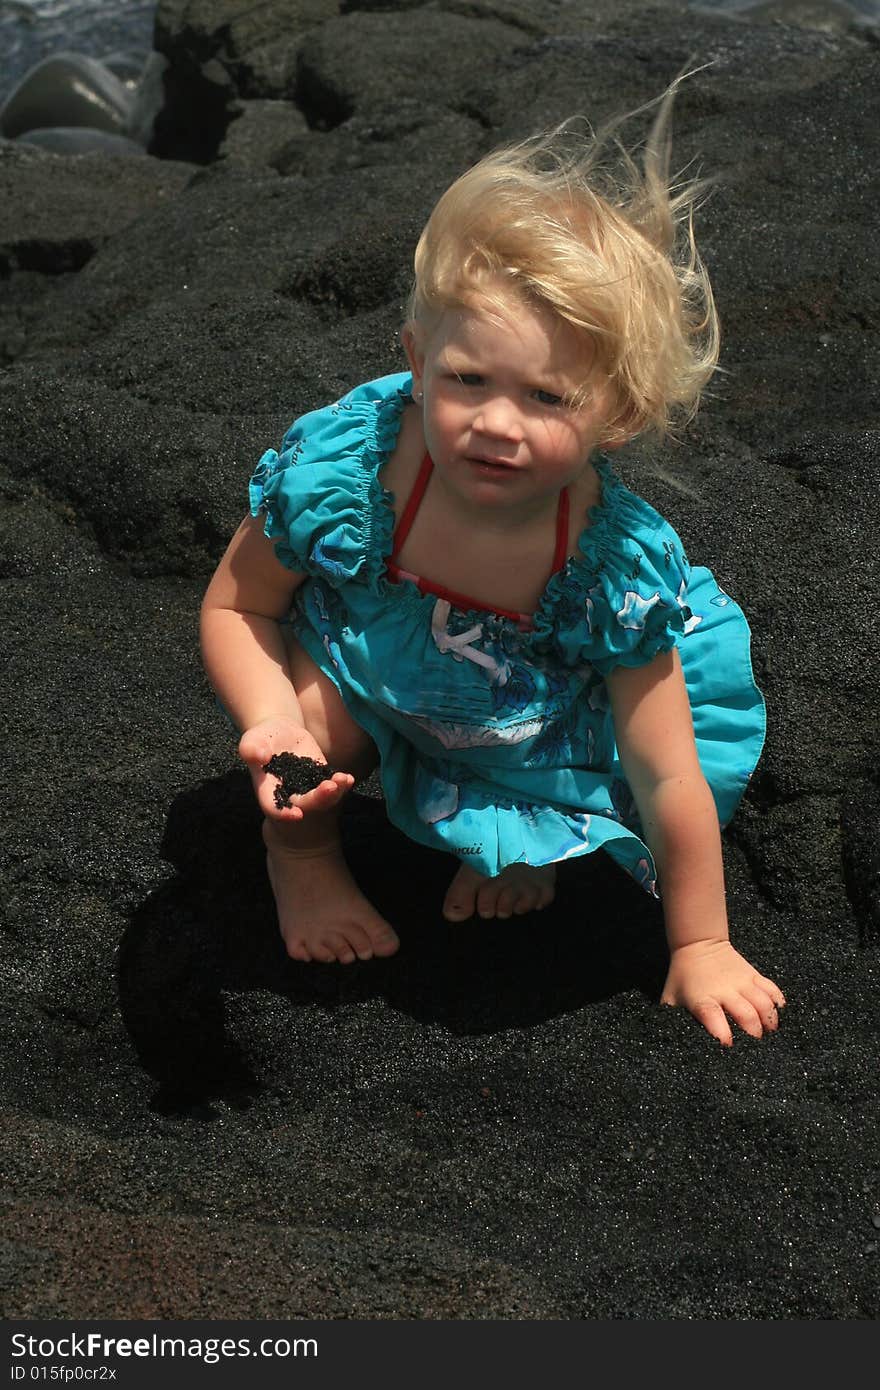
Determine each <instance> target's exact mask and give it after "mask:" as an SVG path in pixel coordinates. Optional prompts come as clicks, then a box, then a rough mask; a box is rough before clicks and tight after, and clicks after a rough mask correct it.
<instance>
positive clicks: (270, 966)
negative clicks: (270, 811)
mask: <svg viewBox="0 0 880 1390" xmlns="http://www.w3.org/2000/svg"><path fill="white" fill-rule="evenodd" d="M537 11H539V12H540V13H539V14H538V13H537ZM157 32H158V40H159V44H160V46H161V47H162V50H163V52H164V53H165V55H166V56H167V58H168V60H169V64H170V66H169V73H170V77H169V80H168V87H167V102H166V109H165V112H164V116H163V122H161V123H160V127H161V137H160V141H159V147H161V148H163V150H164V151H165V152H166V153H174V154H175V155H177V156H180V155H181V154H185V156H186V159H187V160H193V161H196V162H198V163H199V164H200V165H204V167H199V168H196V167H195V165H194V164H193V163H189V162H183V163H172V162H167V161H160V160H158V159H156V158H145V159H143V160H119V159H113V158H109V157H105V156H99V155H89V156H87V157H85V158H78V157H77V158H61V157H55V156H53V155H51V154H48V153H45V152H41V151H36V150H25V149H22V148H18V147H16V146H13V145H10V144H5V143H4V144H0V291H2V301H0V350H2V356H0V591H2V595H0V596H2V602H3V610H4V628H3V639H4V657H5V662H4V691H3V699H2V703H0V708H2V716H0V719H2V725H3V733H4V735H5V747H6V749H7V761H6V766H5V775H6V784H7V792H8V795H7V798H6V799H5V802H4V809H3V810H2V811H0V833H2V845H3V849H2V858H0V889H2V894H0V901H2V912H3V932H4V941H3V951H2V953H0V982H2V986H3V998H4V1001H5V1004H6V1009H5V1011H4V1024H3V1030H2V1033H0V1059H2V1062H3V1066H2V1068H0V1074H2V1076H3V1078H4V1079H3V1083H2V1098H3V1104H4V1106H5V1108H6V1112H7V1114H8V1115H9V1116H10V1117H14V1122H13V1119H12V1118H10V1123H8V1124H6V1125H5V1126H4V1129H3V1134H4V1138H3V1170H4V1173H5V1174H6V1176H7V1189H8V1193H9V1194H10V1195H8V1196H7V1197H6V1198H5V1199H4V1202H3V1218H4V1231H5V1234H6V1247H5V1254H4V1261H3V1262H2V1265H0V1289H2V1295H3V1300H4V1304H5V1310H6V1312H7V1314H8V1315H9V1316H12V1317H14V1318H22V1317H42V1318H57V1317H62V1318H83V1317H93V1316H98V1315H100V1316H103V1317H111V1316H115V1317H120V1318H129V1317H134V1318H153V1317H162V1318H172V1319H174V1318H185V1317H204V1316H218V1317H255V1318H268V1317H278V1318H284V1319H291V1318H299V1317H330V1318H352V1317H354V1318H473V1317H477V1318H493V1319H511V1318H515V1319H534V1318H564V1319H575V1320H582V1319H588V1320H589V1319H594V1318H633V1319H661V1320H662V1319H669V1318H682V1319H711V1320H717V1319H747V1320H751V1319H775V1318H778V1319H805V1318H806V1319H847V1318H863V1319H867V1318H872V1317H876V1316H877V1312H878V1299H877V1284H876V1274H875V1265H874V1261H875V1259H876V1231H875V1229H874V1227H873V1225H872V1216H873V1215H874V1214H875V1213H876V1211H877V1209H878V1207H877V1204H878V1200H880V1188H878V1185H877V1184H878V1173H880V1152H878V1144H877V1130H876V1125H875V1124H873V1123H872V1122H871V1119H870V1117H871V1116H872V1115H874V1114H876V1112H877V1107H878V1102H880V1095H878V1078H877V1069H876V1001H877V995H878V970H877V955H876V952H877V939H878V906H877V902H878V900H877V884H878V849H877V847H878V841H877V822H878V815H877V809H878V801H877V797H878V793H877V771H876V770H877V767H878V761H880V749H878V741H877V720H876V689H875V687H876V672H877V670H878V651H877V643H878V637H877V633H878V625H877V622H876V618H875V613H876V603H877V593H878V572H877V560H876V540H875V527H876V517H877V515H878V501H880V498H878V457H877V442H878V435H877V432H876V418H875V403H876V400H877V398H878V389H877V388H878V383H877V363H878V353H877V331H878V322H877V319H878V310H877V303H878V300H877V285H878V275H877V270H876V264H877V262H876V248H875V244H874V243H875V240H876V201H877V199H876V170H877V168H878V162H880V148H878V146H880V119H878V111H877V105H878V92H880V82H878V68H880V52H878V49H877V47H876V46H875V45H873V44H871V43H870V42H869V41H868V39H867V38H859V37H857V36H854V35H853V34H851V33H843V32H840V31H839V30H837V31H834V32H818V31H815V30H807V29H795V28H792V27H787V26H785V25H781V24H772V25H758V24H752V23H743V22H732V21H723V20H717V19H712V18H711V17H707V16H701V15H698V14H695V13H693V12H691V11H686V10H684V8H683V7H681V6H673V5H670V6H660V7H658V6H654V7H652V8H650V9H647V8H646V9H643V8H642V7H641V6H640V5H639V4H638V3H616V0H614V2H612V0H607V3H604V4H587V3H586V0H584V3H580V0H577V2H576V3H571V4H569V3H562V0H560V3H558V4H554V3H548V4H546V5H542V6H540V7H534V6H528V5H525V4H523V3H521V0H507V2H506V3H505V0H497V3H491V0H490V2H489V3H481V0H472V2H470V0H460V3H454V2H453V0H449V3H438V4H430V5H414V4H406V3H403V2H402V3H399V4H397V5H391V4H383V5H381V6H380V5H374V4H368V3H361V4H354V3H342V4H341V5H336V4H326V5H321V4H319V3H315V4H314V5H307V4H305V3H303V4H294V3H292V0H291V3H289V4H285V3H282V2H281V0H278V3H266V4H260V5H256V6H254V5H245V4H244V3H236V4H233V3H221V4H215V3H210V4H209V3H207V0H204V3H202V2H201V0H188V2H187V3H183V0H180V3H171V0H167V3H162V4H161V5H160V7H159V16H158V31H157ZM686 62H689V63H691V64H692V65H693V66H699V65H700V64H703V63H711V64H712V65H711V66H710V67H708V68H706V69H705V70H704V71H701V72H700V73H698V74H697V75H696V76H694V77H692V78H691V79H690V80H689V81H688V82H687V83H686V84H685V85H684V87H683V88H682V91H681V96H680V100H679V103H678V107H677V114H676V134H677V140H676V147H675V148H676V158H677V161H678V162H679V163H680V164H684V163H686V161H688V160H689V159H691V158H696V157H699V159H700V161H701V163H702V166H703V168H704V169H705V171H706V172H707V173H720V175H721V177H720V181H719V184H718V186H717V187H716V188H715V190H714V191H713V193H712V196H711V197H710V199H709V201H708V202H707V204H706V206H705V207H704V208H703V209H702V210H701V212H700V215H699V219H698V224H697V233H698V240H699V243H700V246H701V249H702V251H703V253H704V255H705V258H706V260H707V262H708V263H709V265H710V267H711V270H712V273H713V279H714V284H715V288H716V292H717V296H718V301H719V306H720V310H721V315H722V319H723V323H724V328H725V339H724V355H723V366H724V372H723V373H722V374H721V375H720V376H719V378H718V380H717V381H716V383H715V384H714V386H713V391H712V393H711V395H710V396H709V398H708V399H707V401H706V404H705V408H704V410H703V412H702V413H701V415H700V417H699V418H698V420H697V421H696V423H695V424H694V426H693V427H692V428H691V429H690V430H689V431H688V433H687V435H686V438H685V440H684V442H683V443H682V444H681V445H669V446H667V447H665V448H662V449H660V448H655V447H646V446H642V445H639V444H636V445H634V446H631V447H630V448H629V449H628V450H627V451H626V452H625V454H624V455H623V456H622V458H621V467H622V470H623V471H624V473H625V476H626V477H627V479H628V480H629V481H631V482H632V483H633V485H634V486H635V487H636V488H637V489H638V490H639V491H641V492H642V493H644V494H645V495H646V496H648V498H649V499H650V500H651V501H652V502H654V503H655V504H656V505H657V506H658V507H659V508H660V509H661V510H662V511H664V512H665V513H666V514H668V515H669V517H670V519H671V520H672V522H673V523H674V524H675V525H676V526H677V528H678V529H679V530H680V531H681V533H682V535H683V537H684V539H685V542H686V544H687V547H688V550H689V552H690V554H691V557H692V559H694V560H695V561H697V562H703V563H708V564H710V565H712V567H713V568H714V569H715V571H716V573H717V574H718V577H719V579H720V580H721V582H722V584H723V585H724V586H725V588H727V589H729V591H730V592H731V593H733V594H734V595H735V596H736V597H737V598H738V599H740V601H741V602H742V603H743V605H744V607H745V608H746V611H747V612H748V614H749V617H750V618H751V620H752V626H753V633H754V648H753V655H754V661H755V666H756V669H757V671H758V674H759V678H760V681H761V684H762V686H763V688H764V690H765V693H766V696H767V703H768V716H769V732H768V741H767V747H766V750H765V754H764V757H763V759H762V763H761V766H760V768H759V771H758V774H757V776H756V778H755V779H754V781H753V783H752V786H751V788H750V790H749V793H748V796H747V798H746V802H745V804H744V806H743V808H742V810H741V812H740V813H739V814H738V816H737V817H736V819H735V821H734V823H733V825H732V827H731V828H730V830H729V831H728V832H727V834H726V837H725V855H726V868H727V875H728V884H729V901H730V911H731V918H732V921H733V930H734V937H735V940H736V941H737V944H739V945H740V946H741V948H742V950H743V951H744V952H745V953H746V955H748V956H749V957H750V958H751V959H753V960H754V961H755V962H756V963H757V964H758V965H759V966H760V967H761V968H763V969H764V970H766V971H767V972H768V973H769V974H771V975H773V976H774V977H775V978H777V979H778V980H779V981H780V983H781V985H782V987H783V988H784V990H785V992H786V994H787V996H788V998H789V1007H788V1009H787V1010H786V1011H785V1013H784V1015H783V1020H782V1026H781V1028H780V1031H779V1033H778V1034H777V1035H776V1036H774V1037H773V1038H771V1039H769V1040H767V1042H766V1043H765V1044H763V1045H755V1044H752V1043H751V1042H750V1041H749V1040H748V1039H747V1038H745V1037H744V1036H742V1035H738V1036H737V1040H736V1044H735V1046H734V1048H733V1049H732V1051H730V1052H726V1051H724V1052H722V1050H721V1049H720V1048H719V1047H718V1046H716V1045H715V1044H713V1043H712V1042H711V1041H710V1040H709V1038H708V1037H707V1035H706V1034H705V1033H703V1032H701V1031H700V1029H699V1028H698V1027H697V1025H696V1024H695V1023H693V1021H692V1020H690V1019H689V1018H687V1017H686V1016H684V1015H683V1014H682V1013H681V1012H680V1011H673V1010H661V1009H659V1008H657V1006H656V1001H657V998H658V996H659V991H660V987H661V984H662V979H663V971H664V963H665V957H664V950H663V945H662V930H661V923H660V918H659V914H658V912H657V910H656V907H655V905H654V904H653V903H652V902H650V901H649V900H648V899H647V898H646V896H645V895H644V894H642V893H641V892H640V891H639V890H638V889H637V888H636V887H635V886H634V885H631V884H629V883H628V882H625V881H623V880H622V879H621V877H620V876H619V875H617V874H616V872H615V871H614V869H613V867H612V866H611V865H610V864H609V863H607V862H605V861H602V860H600V858H599V857H598V856H597V857H596V858H595V860H594V861H593V860H592V859H591V860H588V861H582V862H580V863H579V864H577V865H571V864H569V865H567V866H564V867H565V869H566V872H565V873H563V874H562V875H561V883H560V893H559V898H558V901H557V903H556V904H555V905H554V907H553V909H552V910H550V911H548V912H546V913H544V914H543V915H542V916H541V919H540V922H537V921H528V920H525V921H523V922H519V923H505V924H495V925H490V924H481V925H480V926H479V927H476V926H475V925H474V924H473V923H468V924H464V925H462V926H461V927H457V928H450V926H449V924H448V923H445V922H444V921H443V920H442V918H441V915H440V904H441V902H442V896H443V892H444V889H445V885H446V883H447V881H448V879H449V877H450V875H451V873H452V871H453V867H454V865H453V864H452V862H451V861H447V860H446V859H445V858H444V857H443V856H438V855H433V854H431V853H429V852H428V851H425V850H421V849H419V848H418V847H415V846H412V845H409V844H408V843H407V842H406V841H405V840H404V839H403V838H402V837H401V836H400V835H399V834H398V833H397V832H396V831H395V830H394V829H393V828H392V827H391V826H390V825H389V824H388V822H387V820H386V818H385V815H384V810H383V807H382V804H381V800H380V799H379V798H378V796H377V789H376V784H375V783H374V782H371V783H368V784H367V786H366V788H365V789H364V791H363V793H359V794H356V795H354V796H352V797H349V798H348V805H347V813H346V816H345V818H344V822H343V833H344V837H345V843H346V847H347V850H348V852H349V856H350V859H351V862H352V865H353V868H354V870H355V872H356V874H357V876H358V878H359V881H361V882H362V884H363V886H364V889H365V891H367V892H368V894H369V895H370V897H371V898H372V899H373V900H374V901H375V902H376V904H377V906H378V907H379V909H380V910H381V911H382V912H384V913H385V914H386V915H387V916H388V917H389V919H390V920H391V921H392V922H393V923H394V925H395V927H396V928H397V930H398V931H399V933H400V935H401V938H402V943H403V944H402V949H401V952H400V954H399V955H398V956H396V957H394V958H393V959H390V960H384V961H381V962H371V963H369V964H364V965H363V966H361V965H356V966H354V967H352V968H351V969H346V970H341V969H340V970H339V971H334V970H332V969H330V968H329V967H322V966H315V967H301V966H296V965H295V964H294V963H292V962H290V961H289V960H288V959H287V958H286V957H285V955H284V952H283V948H282V946H281V943H280V939H279V937H278V933H277V929H276V926H275V923H274V920H273V913H272V906H271V898H270V893H269V889H268V886H267V883H266V879H265V872H264V864H263V852H262V844H261V841H260V835H259V816H258V813H257V811H256V808H255V806H254V804H253V799H252V796H251V793H250V789H249V779H248V777H247V774H246V772H245V771H244V770H243V769H241V768H238V767H237V766H236V764H235V734H234V732H233V731H232V730H231V728H230V727H229V726H228V725H227V724H226V723H225V722H224V720H223V718H222V716H221V715H220V714H219V713H218V711H217V710H216V707H215V702H214V700H213V697H212V696H211V694H210V692H209V691H208V689H207V686H206V683H205V681H204V678H203V676H202V675H201V672H200V669H199V663H198V657H197V613H198V605H199V601H200V596H201V592H202V589H203V586H204V583H205V580H206V578H207V575H208V574H209V573H210V571H211V568H212V566H213V565H214V563H215V562H216V559H217V558H218V556H219V554H220V553H221V551H222V549H223V547H224V545H225V543H226V540H227V538H228V536H229V535H230V533H231V531H232V530H233V528H234V526H235V525H236V523H237V521H238V519H239V517H240V516H241V514H242V512H243V511H244V508H245V503H246V490H245V484H246V480H247V477H248V475H249V473H250V472H251V471H252V469H253V467H254V464H255V463H256V461H257V459H258V458H259V456H260V454H261V453H262V451H263V450H264V449H265V448H266V447H268V446H270V445H275V444H277V442H278V440H279V438H280V435H281V433H282V432H283V430H284V429H285V427H286V426H287V425H288V424H289V422H290V420H291V419H292V418H293V416H295V415H296V414H298V413H300V412H302V411H303V410H306V409H308V408H310V407H312V406H316V405H319V404H323V403H326V402H327V401H329V400H331V399H333V398H334V397H337V396H338V395H340V394H341V393H342V392H343V391H345V390H346V389H347V388H349V387H351V386H353V385H354V384H356V383H358V382H360V381H363V380H365V379H367V378H369V377H370V376H374V375H379V374H380V373H383V372H386V371H390V370H393V369H395V368H397V367H399V366H401V365H402V362H403V358H402V354H401V351H400V348H399V344H398V341H397V333H398V329H399V325H400V319H401V316H402V313H403V306H404V302H405V298H406V293H407V290H408V286H409V277H410V269H411V258H412V250H413V247H414V244H415V240H416V237H417V235H418V232H419V230H420V228H421V226H422V224H423V222H424V219H425V217H426V215H427V213H428V211H429V210H430V208H431V206H432V204H433V202H434V200H435V199H436V197H437V196H438V195H439V194H440V193H441V192H442V190H443V189H444V187H445V186H446V185H447V184H448V182H449V180H450V179H451V178H452V177H453V176H454V175H455V173H457V172H458V171H459V170H460V169H462V168H463V167H465V166H466V165H467V164H468V163H469V162H471V161H472V160H473V159H474V158H476V157H477V156H478V155H479V154H480V153H482V152H483V150H485V149H486V148H488V147H489V146H491V145H492V144H494V143H497V142H499V141H500V140H502V139H507V138H510V137H513V136H518V135H523V134H525V133H527V132H528V131H530V130H531V129H532V128H534V127H535V126H536V125H540V124H546V123H549V122H555V121H559V120H561V119H563V118H564V117H566V116H569V115H571V114H573V113H574V112H577V111H580V112H582V113H583V114H585V115H586V116H587V117H589V119H590V120H592V121H593V122H594V123H598V122H600V121H601V120H603V119H604V118H606V117H607V116H609V115H610V114H611V113H613V112H618V111H620V110H621V109H623V108H627V107H629V108H632V107H635V106H637V105H639V104H640V103H641V102H644V101H647V100H649V99H650V98H652V97H654V96H656V95H657V94H658V92H659V91H660V90H661V89H662V88H663V86H664V85H665V84H666V83H667V82H668V81H669V80H670V79H671V78H672V77H673V76H674V75H675V73H676V71H678V69H679V68H680V67H681V66H682V65H683V64H684V63H686ZM212 91H213V96H212V95H211V93H212ZM233 117H234V118H235V119H234V120H233ZM646 119H647V117H641V118H638V119H637V120H635V121H634V122H633V124H632V127H631V128H630V130H631V134H632V138H634V139H635V138H638V137H639V136H640V135H641V134H642V133H643V132H644V126H645V121H646ZM163 142H164V143H163ZM221 146H222V149H221ZM218 152H219V154H220V157H219V158H217V159H216V160H215V159H214V156H215V154H217V153H218Z"/></svg>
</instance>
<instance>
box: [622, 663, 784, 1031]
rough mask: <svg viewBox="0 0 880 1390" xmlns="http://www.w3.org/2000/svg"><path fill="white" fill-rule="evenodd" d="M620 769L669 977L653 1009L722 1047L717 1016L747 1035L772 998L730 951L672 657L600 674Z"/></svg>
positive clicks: (714, 826)
mask: <svg viewBox="0 0 880 1390" xmlns="http://www.w3.org/2000/svg"><path fill="white" fill-rule="evenodd" d="M607 684H608V691H609V695H610V697H611V707H612V713H613V716H614V731H615V737H616V740H617V747H618V751H619V754H620V761H621V764H622V766H623V770H624V773H625V775H626V778H627V781H628V782H629V785H630V787H631V788H632V792H633V795H634V797H635V801H636V805H637V807H638V811H639V816H640V818H641V822H642V826H643V828H644V832H645V838H646V840H647V842H648V845H649V847H650V850H651V853H652V854H653V856H654V859H655V861H656V864H657V869H658V873H659V878H660V888H661V892H662V895H663V914H664V921H665V925H666V939H667V942H668V944H669V955H670V964H669V973H668V975H667V977H666V985H665V987H664V990H663V994H662V996H661V1003H664V1004H683V1005H684V1006H685V1008H687V1009H689V1010H690V1012H691V1013H692V1014H693V1015H694V1017H695V1018H697V1019H698V1020H699V1021H700V1022H701V1023H702V1024H703V1026H704V1027H705V1028H706V1029H707V1030H708V1031H709V1032H710V1033H711V1034H712V1035H713V1037H716V1038H718V1039H719V1041H720V1042H722V1043H724V1044H726V1045H730V1044H731V1043H732V1042H733V1035H732V1033H731V1030H730V1024H729V1023H728V1021H727V1015H728V1014H729V1015H730V1017H731V1018H732V1019H733V1020H734V1022H736V1023H738V1024H739V1026H740V1027H741V1028H742V1029H744V1031H745V1032H747V1033H750V1034H751V1035H752V1037H756V1038H759V1037H761V1036H762V1035H763V1033H764V1032H765V1031H768V1032H770V1031H773V1030H774V1029H775V1028H776V1026H777V1013H776V1010H777V1006H779V1007H781V1006H782V1005H784V1004H785V998H784V996H783V994H782V991H781V990H780V989H779V988H778V987H777V986H776V985H775V984H774V983H773V981H772V980H769V979H767V978H765V977H764V976H763V975H759V974H758V972H757V971H756V970H754V969H753V968H752V966H750V965H749V963H748V961H746V960H745V959H744V958H743V957H742V956H741V955H740V954H739V952H738V951H735V950H734V948H733V946H732V945H731V944H730V938H729V935H728V929H727V908H726V904H725V896H724V870H723V866H722V860H721V834H720V830H719V826H718V815H717V812H716V809H715V802H714V799H713V797H712V793H711V791H710V790H709V786H708V784H707V782H706V779H705V777H704V776H703V773H702V771H701V769H700V764H699V761H698V758H697V749H696V744H695V742H694V732H693V724H692V722H691V712H690V703H689V701H688V695H687V689H686V687H685V682H684V676H683V674H682V670H681V661H680V659H679V656H678V652H677V651H676V650H674V649H673V651H671V652H667V653H664V654H663V655H661V656H658V657H655V658H654V660H653V661H651V662H649V663H648V665H647V666H641V667H637V668H635V669H629V668H626V667H622V666H621V667H617V668H616V669H615V670H614V671H612V672H611V673H610V675H609V676H608V681H607Z"/></svg>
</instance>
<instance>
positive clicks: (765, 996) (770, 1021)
mask: <svg viewBox="0 0 880 1390" xmlns="http://www.w3.org/2000/svg"><path fill="white" fill-rule="evenodd" d="M746 998H747V999H748V1001H749V1003H750V1004H751V1005H752V1006H753V1008H754V1009H755V1011H756V1012H757V1015H758V1017H759V1019H760V1020H761V1022H762V1023H763V1025H764V1027H765V1028H766V1029H767V1030H768V1032H770V1033H774V1032H775V1031H776V1029H777V1028H778V1027H779V1014H778V1012H777V1009H776V1001H775V1000H774V999H773V998H772V997H771V996H770V994H769V993H768V992H767V990H766V989H759V988H758V987H757V986H756V987H755V988H754V989H752V990H750V992H749V993H748V995H747V996H746Z"/></svg>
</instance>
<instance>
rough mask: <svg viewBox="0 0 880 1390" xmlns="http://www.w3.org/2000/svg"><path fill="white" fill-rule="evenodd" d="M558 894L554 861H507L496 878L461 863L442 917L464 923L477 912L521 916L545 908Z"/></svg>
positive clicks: (494, 915) (448, 894) (490, 915)
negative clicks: (546, 862) (521, 862)
mask: <svg viewBox="0 0 880 1390" xmlns="http://www.w3.org/2000/svg"><path fill="white" fill-rule="evenodd" d="M555 895H556V865H555V864H542V865H540V867H537V868H535V867H534V866H533V865H531V864H508V866H507V868H506V869H503V870H502V871H501V873H500V874H499V875H498V877H497V878H487V877H486V875H485V874H478V873H477V871H476V869H472V868H471V867H470V865H469V864H462V865H461V867H460V869H459V870H458V873H457V874H456V875H455V878H454V879H453V880H452V882H451V883H450V885H449V888H448V890H447V893H446V898H445V900H444V903H443V916H444V917H445V918H446V919H447V921H449V922H463V921H464V920H465V918H466V917H472V916H473V915H474V913H475V912H476V913H477V914H478V915H479V916H480V917H511V916H513V914H514V913H516V915H517V916H521V915H522V913H524V912H535V911H538V910H539V909H540V908H542V907H546V906H547V904H548V903H552V901H553V899H554V897H555Z"/></svg>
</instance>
